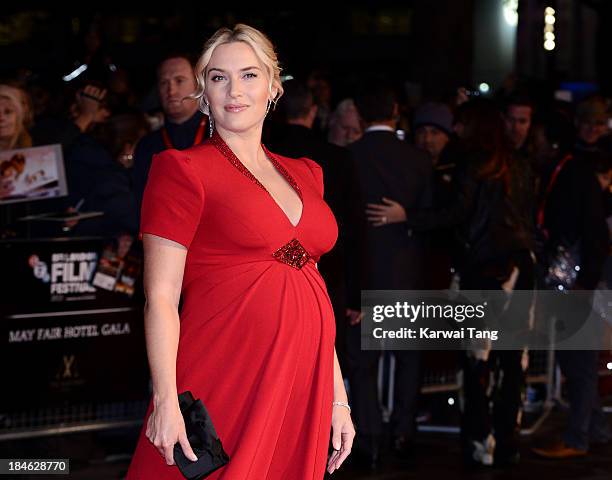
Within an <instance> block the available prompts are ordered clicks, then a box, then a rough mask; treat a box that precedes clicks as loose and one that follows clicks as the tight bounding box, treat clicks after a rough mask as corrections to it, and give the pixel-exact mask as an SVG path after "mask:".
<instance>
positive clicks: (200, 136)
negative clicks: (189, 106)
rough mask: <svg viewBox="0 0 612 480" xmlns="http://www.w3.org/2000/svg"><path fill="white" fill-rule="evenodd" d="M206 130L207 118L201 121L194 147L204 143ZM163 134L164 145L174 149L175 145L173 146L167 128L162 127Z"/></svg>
mask: <svg viewBox="0 0 612 480" xmlns="http://www.w3.org/2000/svg"><path fill="white" fill-rule="evenodd" d="M205 128H206V117H204V118H202V120H200V126H199V127H198V131H197V132H196V136H195V140H194V141H193V146H194V147H195V146H196V145H199V144H200V143H202V139H203V138H204V130H205ZM161 134H162V138H163V139H164V145H166V148H174V145H172V140H170V135H168V130H167V129H166V127H162V129H161Z"/></svg>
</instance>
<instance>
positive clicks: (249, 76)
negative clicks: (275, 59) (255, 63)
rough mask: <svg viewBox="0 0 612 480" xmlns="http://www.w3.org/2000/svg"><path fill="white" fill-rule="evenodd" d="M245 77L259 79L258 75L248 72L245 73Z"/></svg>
mask: <svg viewBox="0 0 612 480" xmlns="http://www.w3.org/2000/svg"><path fill="white" fill-rule="evenodd" d="M244 76H245V77H246V78H256V77H257V74H256V73H253V72H248V73H245V74H244Z"/></svg>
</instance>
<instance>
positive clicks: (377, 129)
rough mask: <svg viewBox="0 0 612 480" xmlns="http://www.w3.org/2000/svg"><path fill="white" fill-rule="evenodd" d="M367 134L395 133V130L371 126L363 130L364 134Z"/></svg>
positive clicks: (385, 126)
mask: <svg viewBox="0 0 612 480" xmlns="http://www.w3.org/2000/svg"><path fill="white" fill-rule="evenodd" d="M367 132H393V133H395V130H394V129H393V128H391V127H390V126H388V125H372V126H371V127H368V128H366V129H365V132H364V133H367Z"/></svg>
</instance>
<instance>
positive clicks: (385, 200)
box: [382, 197, 399, 205]
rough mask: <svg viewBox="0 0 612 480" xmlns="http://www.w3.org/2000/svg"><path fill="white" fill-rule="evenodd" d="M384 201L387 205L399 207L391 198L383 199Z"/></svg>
mask: <svg viewBox="0 0 612 480" xmlns="http://www.w3.org/2000/svg"><path fill="white" fill-rule="evenodd" d="M382 201H383V202H384V203H386V204H387V205H399V204H398V203H397V202H396V201H395V200H391V199H390V198H387V197H382Z"/></svg>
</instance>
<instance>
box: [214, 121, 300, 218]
mask: <svg viewBox="0 0 612 480" xmlns="http://www.w3.org/2000/svg"><path fill="white" fill-rule="evenodd" d="M210 140H211V142H212V143H213V145H214V146H215V147H216V148H217V149H218V150H219V151H220V152H221V154H222V155H223V156H224V157H225V158H226V159H227V160H229V162H230V163H231V164H232V165H234V167H236V168H237V169H238V170H239V171H240V172H241V173H242V174H243V175H245V176H246V177H247V178H248V179H249V180H251V181H252V182H253V183H255V185H258V186H259V187H261V188H262V189H263V190H264V192H266V193H267V195H268V197H269V198H270V200H272V202H273V203H274V204H275V205H276V207H277V208H278V210H279V211H280V213H281V214H282V216H283V217H285V220H286V221H287V223H289V225H291V227H292V228H294V229H297V228H298V227H299V226H300V224H301V223H302V219H303V218H304V210H305V208H306V205H305V203H304V197H303V195H302V190H301V189H300V187H299V185H298V183H297V182H296V181H295V179H294V178H293V177H292V176H291V174H290V173H289V172H288V171H287V169H286V168H285V167H284V166H283V165H282V164H281V163H280V162H279V161H278V159H277V158H276V157H275V155H274V154H273V153H272V152H270V151H269V150H268V149H267V148H266V146H265V145H264V144H263V143H262V144H261V146H262V148H263V151H264V153H265V154H266V156H267V158H268V160H270V163H272V165H273V166H274V168H275V169H276V171H277V172H278V173H280V175H281V176H282V177H283V178H284V179H285V180H286V181H287V183H288V184H289V186H290V187H291V188H292V189H293V191H294V192H295V193H296V194H297V196H298V197H299V199H300V202H301V204H302V211H301V212H300V218H299V219H298V221H297V223H296V224H295V225H294V224H293V222H292V221H291V219H290V218H289V215H287V212H286V211H285V210H284V209H283V207H282V206H281V204H280V203H279V202H278V201H277V200H276V198H275V197H274V195H272V194H271V193H270V191H269V190H268V189H267V188H266V187H265V185H264V184H263V183H261V182H260V181H259V180H258V179H257V177H256V176H255V175H253V173H251V171H250V170H249V169H248V168H247V167H246V166H245V165H244V163H242V162H241V161H240V159H239V158H238V156H237V155H236V154H235V153H234V151H233V150H232V149H231V148H230V147H229V145H228V144H227V143H226V142H225V140H223V138H221V135H219V133H218V132H217V131H216V130H215V131H214V133H213V136H212V137H211V139H210Z"/></svg>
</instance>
